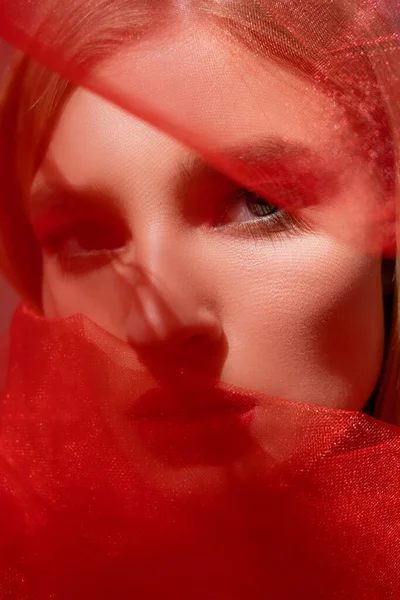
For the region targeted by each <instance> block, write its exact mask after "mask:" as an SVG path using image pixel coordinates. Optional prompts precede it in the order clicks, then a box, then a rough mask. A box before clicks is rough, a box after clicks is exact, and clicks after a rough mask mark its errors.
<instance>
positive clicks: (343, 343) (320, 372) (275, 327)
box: [223, 237, 383, 409]
mask: <svg viewBox="0 0 400 600" xmlns="http://www.w3.org/2000/svg"><path fill="white" fill-rule="evenodd" d="M232 255H233V254H232ZM232 255H231V256H232ZM235 255H236V256H240V257H241V259H240V266H239V265H237V268H236V269H232V268H230V269H229V270H228V264H227V265H226V266H227V275H226V278H225V283H224V286H223V287H224V289H225V290H229V292H228V291H226V293H225V309H224V315H225V317H224V324H225V328H226V331H227V336H228V339H229V342H230V362H228V363H227V365H226V370H225V372H224V374H223V376H224V377H225V378H226V379H229V380H230V381H232V383H236V384H237V385H242V386H245V387H252V388H254V389H256V390H258V391H261V392H265V393H268V394H271V395H277V396H280V397H285V398H288V399H292V400H299V401H302V402H306V403H315V404H321V405H326V406H334V407H337V408H339V407H340V408H350V409H359V408H361V407H362V406H363V404H365V402H366V401H367V400H368V397H369V396H370V394H371V393H372V391H373V388H374V386H375V384H376V381H377V378H378V376H379V372H380V368H381V361H382V348H383V308H382V291H381V277H380V263H379V261H378V259H369V258H365V257H361V256H357V254H356V253H355V252H353V251H352V250H350V249H349V248H346V247H343V246H340V245H339V244H338V243H337V242H334V241H332V240H329V239H326V238H316V237H315V238H311V237H305V238H303V239H298V240H296V241H285V242H282V243H281V244H279V243H278V244H275V245H272V244H270V243H267V244H266V245H265V246H264V248H262V249H261V251H260V253H259V254H258V256H255V254H254V249H253V250H251V249H249V248H247V249H244V250H243V248H242V250H241V251H240V250H239V249H238V251H237V252H236V253H235ZM238 273H240V277H238ZM240 365H245V369H244V368H241V367H240Z"/></svg>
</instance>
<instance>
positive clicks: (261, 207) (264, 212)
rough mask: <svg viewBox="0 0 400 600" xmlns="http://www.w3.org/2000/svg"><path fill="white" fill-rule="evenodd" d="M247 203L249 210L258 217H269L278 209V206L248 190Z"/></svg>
mask: <svg viewBox="0 0 400 600" xmlns="http://www.w3.org/2000/svg"><path fill="white" fill-rule="evenodd" d="M246 203H247V207H248V209H249V211H250V212H251V213H252V214H253V215H254V216H256V217H269V216H271V215H273V214H274V213H276V211H277V210H278V209H277V208H276V206H273V205H272V204H268V202H266V201H265V200H263V199H262V198H259V197H257V196H256V195H255V194H252V193H251V192H248V199H247V201H246Z"/></svg>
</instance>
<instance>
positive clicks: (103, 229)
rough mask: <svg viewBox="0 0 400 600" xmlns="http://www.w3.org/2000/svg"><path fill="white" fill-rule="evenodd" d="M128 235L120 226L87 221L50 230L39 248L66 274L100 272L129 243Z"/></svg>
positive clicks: (42, 237) (41, 240) (43, 237)
mask: <svg viewBox="0 0 400 600" xmlns="http://www.w3.org/2000/svg"><path fill="white" fill-rule="evenodd" d="M128 241H129V238H128V236H127V232H126V231H125V230H124V229H123V228H122V227H120V226H118V225H117V224H115V223H113V222H111V220H110V222H109V223H102V222H96V221H85V222H80V223H71V224H68V225H67V224H66V225H63V226H61V227H57V228H55V229H50V230H49V231H47V232H46V233H43V234H42V235H41V236H40V244H41V246H42V248H43V250H44V252H46V253H47V254H49V255H52V256H54V257H55V258H56V260H57V262H58V263H59V265H60V266H61V268H62V269H63V270H65V271H72V270H74V269H78V270H81V269H83V270H87V269H89V270H90V269H91V268H97V267H99V266H101V264H104V263H105V262H107V260H109V259H110V258H111V257H112V256H113V255H115V253H116V252H119V251H120V250H122V249H123V248H124V247H125V246H126V244H127V243H128Z"/></svg>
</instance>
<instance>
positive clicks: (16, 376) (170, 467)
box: [0, 309, 400, 600]
mask: <svg viewBox="0 0 400 600" xmlns="http://www.w3.org/2000/svg"><path fill="white" fill-rule="evenodd" d="M110 356H112V358H110ZM11 364H12V368H11V370H10V372H9V377H8V391H7V395H6V396H5V398H4V400H3V404H2V419H1V432H2V433H1V501H0V507H1V510H0V515H1V517H0V522H1V540H2V542H1V560H0V572H1V583H0V590H1V592H2V594H1V597H2V598H13V599H15V600H17V599H18V600H21V599H22V598H29V599H32V600H33V599H36V598H57V599H60V600H61V599H67V598H68V599H70V598H76V599H77V600H78V599H81V598H82V600H83V599H85V600H87V599H88V598H99V599H100V598H114V597H118V598H121V599H124V598H132V597H135V598H143V599H149V600H150V599H153V598H158V597H159V598H171V600H172V599H176V598H182V599H183V598H188V597H190V598H193V599H197V598H198V599H199V600H200V599H204V598H221V599H222V598H226V599H228V598H229V599H232V598H249V597H251V598H260V599H261V598H263V599H264V598H274V599H278V598H279V599H281V598H282V599H283V598H285V599H292V598H294V597H296V598H320V597H321V595H323V597H324V598H327V599H328V598H329V599H330V598H332V600H333V599H334V598H341V599H345V598H346V599H347V598H348V599H349V600H350V599H354V598H363V599H365V600H369V599H370V600H376V599H378V598H379V599H381V600H383V599H393V600H394V599H395V598H398V595H399V593H400V577H399V556H400V535H399V532H400V497H399V490H398V487H399V481H400V463H399V460H398V457H399V450H400V435H399V431H398V429H396V428H394V427H391V426H389V425H385V424H383V423H379V422H378V421H375V420H373V419H370V418H368V417H366V416H365V415H361V414H358V413H349V412H342V411H330V410H324V409H318V408H315V407H314V408H311V407H309V406H305V405H301V404H296V403H294V404H293V403H285V402H281V401H277V400H274V399H270V400H266V399H265V398H264V399H263V405H262V406H263V408H257V410H265V411H266V412H267V413H268V425H267V426H266V428H265V436H264V441H263V443H262V444H260V445H259V447H258V448H257V449H254V448H251V445H252V441H251V440H250V439H246V438H245V437H243V438H241V439H240V438H238V436H237V435H236V434H235V432H234V431H233V430H232V431H231V437H230V435H229V432H225V439H224V443H223V445H222V447H221V443H218V436H216V437H215V439H214V438H213V435H212V433H211V434H209V440H208V448H207V447H204V445H203V444H201V443H200V441H199V440H195V439H191V440H188V439H186V440H185V441H181V442H180V444H181V446H180V448H179V450H182V448H183V446H186V448H191V451H192V453H191V454H190V453H188V452H186V454H185V455H184V456H186V459H187V460H186V462H185V461H184V460H183V461H182V464H181V466H180V471H181V477H180V478H177V475H176V470H175V469H176V459H177V457H176V455H175V453H174V450H177V449H178V448H175V449H174V448H173V445H174V442H173V435H170V436H169V435H168V434H165V437H164V439H162V440H159V439H158V440H156V439H155V438H154V436H153V433H154V432H152V431H151V428H147V427H146V426H142V425H140V423H139V422H138V421H135V419H132V416H131V414H130V409H131V407H132V406H134V405H135V403H137V401H138V396H139V395H140V394H141V395H143V394H144V393H145V390H146V388H147V387H148V386H149V383H150V382H149V377H148V375H146V373H145V372H144V371H143V370H142V369H141V368H140V365H138V364H135V359H134V357H133V354H132V352H131V351H130V349H129V347H127V346H125V345H124V344H121V343H120V342H118V341H117V340H115V339H113V338H112V337H111V336H108V335H107V334H105V333H104V332H103V331H102V330H100V329H99V328H97V327H96V326H94V325H93V324H91V323H90V322H89V321H87V320H85V319H83V318H80V317H76V318H75V317H74V318H72V319H70V320H68V322H65V321H59V322H54V323H52V324H51V325H50V324H49V323H48V322H46V321H44V320H41V319H39V318H37V317H35V316H33V315H32V314H30V313H29V312H27V311H24V310H22V309H21V310H20V311H19V312H18V314H17V315H16V317H15V319H14V324H13V331H12V345H11ZM224 393H225V394H226V397H227V398H228V397H229V395H230V394H233V393H234V391H232V390H228V389H227V390H225V392H224ZM251 398H252V400H254V401H255V402H256V403H258V401H259V400H260V398H257V397H256V396H254V395H253V396H251ZM119 401H120V403H124V406H125V410H124V411H123V413H124V416H123V417H121V415H120V414H118V411H116V410H115V406H116V405H118V402H119ZM186 401H187V402H191V401H192V397H191V395H190V394H189V393H188V395H187V397H186ZM132 439H135V440H136V441H135V443H132ZM219 441H220V442H221V440H219ZM246 445H248V450H249V452H248V453H246V452H243V447H244V446H246ZM171 446H172V447H171ZM168 447H169V449H168ZM239 447H241V450H240V452H238V451H239ZM236 452H238V455H237V456H238V458H236V459H235V453H236ZM227 453H230V454H231V460H230V461H229V466H227V464H228V463H227V462H226V458H227V457H226V454H227ZM178 454H179V453H178ZM188 456H191V458H188ZM182 474H183V476H182ZM177 481H179V482H178V483H177ZM185 482H186V483H185ZM221 482H223V483H222V484H221ZM186 487H187V490H188V493H186V491H185V489H186Z"/></svg>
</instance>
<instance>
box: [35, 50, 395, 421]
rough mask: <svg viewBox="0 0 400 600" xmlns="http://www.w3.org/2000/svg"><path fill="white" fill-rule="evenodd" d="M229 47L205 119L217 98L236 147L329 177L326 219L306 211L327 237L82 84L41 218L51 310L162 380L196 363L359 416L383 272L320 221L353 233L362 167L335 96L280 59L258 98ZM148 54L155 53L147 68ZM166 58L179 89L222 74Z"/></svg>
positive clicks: (48, 176) (322, 196) (61, 133)
mask: <svg viewBox="0 0 400 600" xmlns="http://www.w3.org/2000/svg"><path fill="white" fill-rule="evenodd" d="M213 44H214V45H213V51H214V52H215V47H216V45H217V44H218V42H217V41H215V40H214V42H213ZM221 44H222V42H221ZM208 47H209V44H207V43H206V42H205V43H204V48H206V49H207V48H208ZM206 51H208V50H205V52H206ZM219 51H220V55H221V57H223V60H222V59H221V61H220V63H219V64H216V65H215V72H214V74H213V79H212V82H213V85H214V87H213V90H212V94H211V96H210V97H204V98H203V100H202V107H203V110H204V112H203V113H202V116H204V115H207V114H210V111H211V110H217V109H215V105H214V106H213V107H212V109H211V108H210V111H208V106H207V102H208V101H210V102H211V97H212V99H213V102H214V104H215V102H216V99H217V100H218V103H219V106H220V107H224V106H229V107H231V110H228V111H226V114H225V115H224V122H223V129H224V132H225V134H224V135H222V134H223V132H222V131H218V139H219V143H221V140H224V143H226V146H227V149H226V151H227V152H228V153H232V152H233V151H236V152H237V149H238V148H241V149H243V151H242V152H241V155H242V156H246V155H247V156H255V155H256V156H257V157H258V158H257V160H260V161H262V163H263V168H266V170H267V171H268V169H272V168H274V169H275V170H276V164H277V162H276V160H278V164H280V165H281V172H288V171H289V167H288V164H286V163H285V160H287V159H285V156H286V157H287V156H288V155H289V156H292V155H293V156H294V157H295V158H294V163H291V165H292V166H293V164H294V165H296V166H295V167H294V168H295V169H297V171H298V175H297V176H296V177H298V181H299V182H301V181H303V180H304V179H305V177H304V173H305V170H308V172H310V170H311V172H312V173H314V174H315V177H316V179H317V181H319V180H321V181H320V182H319V183H318V185H317V186H316V189H317V191H316V192H315V194H316V195H317V198H316V199H315V201H316V204H318V208H316V207H315V206H311V207H309V208H306V209H305V210H303V211H302V212H301V214H300V217H301V219H304V221H306V222H307V219H309V220H310V222H311V221H312V220H313V216H315V214H318V215H319V217H321V218H319V219H318V226H317V225H315V222H314V226H313V227H312V228H311V229H307V228H304V227H295V226H293V224H291V222H290V220H289V219H286V220H285V213H279V212H278V213H274V214H273V215H272V216H271V215H270V216H258V215H259V213H257V206H258V209H259V207H260V206H261V207H262V208H264V209H265V208H266V207H268V206H269V205H268V204H265V202H263V200H261V199H260V200H258V201H257V199H256V197H255V196H254V195H251V194H249V193H246V192H243V191H240V190H241V188H240V186H239V185H237V184H234V183H232V182H230V181H229V180H228V179H227V178H225V177H223V176H222V175H219V174H218V173H217V172H216V171H214V170H213V169H212V168H211V167H208V168H207V167H206V166H205V165H204V164H202V163H201V160H200V159H199V158H198V157H197V156H196V154H195V152H193V151H192V150H190V149H189V148H187V147H185V146H183V145H182V144H180V143H178V142H177V141H175V140H173V139H172V138H170V137H168V136H167V135H165V134H164V133H162V132H160V131H158V130H156V129H155V128H153V127H151V126H150V125H148V124H146V123H145V122H143V121H141V120H139V119H138V118H136V117H134V116H132V115H130V114H128V113H126V112H124V111H122V110H120V109H119V108H117V107H116V106H114V105H112V104H110V103H108V102H106V101H105V100H104V99H101V98H99V97H97V96H95V95H94V94H92V93H90V92H88V91H85V90H82V89H78V90H77V91H75V92H74V94H73V96H72V97H71V98H70V100H69V101H68V104H67V105H66V107H65V110H64V112H63V115H62V117H61V120H60V122H59V125H58V127H57V129H56V131H55V132H54V135H53V138H52V141H51V143H50V146H49V150H48V153H47V156H46V159H45V161H44V163H43V165H42V168H41V170H40V172H39V173H38V175H37V177H36V179H35V181H34V184H33V188H32V198H31V204H30V207H29V212H30V215H31V218H32V222H33V224H34V227H35V230H36V233H37V236H38V238H39V240H40V243H41V245H42V248H43V262H44V278H43V307H44V314H45V315H46V316H47V317H51V318H53V317H65V316H69V315H72V314H74V313H84V314H85V315H87V316H88V317H89V318H90V319H92V320H93V321H94V322H96V323H97V324H99V325H100V326H101V327H103V328H104V329H106V330H107V331H109V332H110V333H112V334H113V335H115V336H117V337H119V338H121V339H122V340H125V341H127V342H128V343H129V344H130V345H131V346H132V347H133V348H134V349H135V350H137V351H138V353H139V354H140V356H141V357H142V360H143V362H145V363H146V361H148V364H149V368H151V369H153V370H156V371H157V369H158V368H159V369H160V372H161V371H163V372H171V373H173V372H175V371H176V370H177V371H181V370H182V369H184V371H185V372H187V373H189V374H190V373H193V372H194V373H201V374H202V375H206V376H207V377H208V376H209V377H211V378H217V379H219V380H222V381H224V382H228V383H231V384H233V385H235V386H239V387H243V388H246V389H251V390H255V391H258V392H261V393H263V394H267V395H272V396H278V397H281V398H285V399H289V400H294V401H300V402H305V403H311V404H317V405H322V406H328V407H334V408H345V409H351V410H358V409H361V408H362V407H363V406H364V404H365V403H366V402H367V400H368V398H369V396H370V395H371V393H372V391H373V389H374V386H375V384H376V381H377V378H378V376H379V372H380V368H381V360H382V345H383V315H382V291H381V275H380V260H379V259H378V258H377V257H373V256H366V253H363V252H362V249H361V248H360V247H357V245H353V246H352V247H351V246H350V245H349V244H347V243H346V242H345V240H343V239H342V238H341V237H340V236H337V235H334V231H332V229H330V228H329V227H328V228H326V227H323V223H324V222H326V223H330V222H335V223H342V224H343V223H345V222H346V215H347V216H348V214H349V213H348V212H346V211H348V210H350V209H349V207H352V206H353V205H352V200H353V199H355V198H358V199H360V198H362V199H363V200H365V204H367V200H368V199H369V200H370V199H371V184H370V182H369V181H368V178H367V175H366V174H365V171H366V170H365V169H355V168H354V164H355V162H353V163H352V161H351V160H349V155H348V154H346V153H348V150H343V148H342V147H341V146H339V148H340V149H341V150H342V152H340V151H339V152H337V151H334V149H335V148H338V137H337V135H338V134H337V127H335V124H336V122H337V120H336V119H335V117H334V110H333V108H332V105H331V101H330V100H329V99H328V98H327V97H325V96H324V95H323V94H322V93H318V92H316V91H313V92H312V98H313V102H312V103H311V102H310V101H309V98H310V85H309V84H308V83H306V82H305V81H302V80H301V79H300V78H297V77H295V76H294V75H291V74H289V73H288V72H285V71H284V70H283V69H282V68H278V67H277V66H276V65H275V64H273V63H272V62H271V63H268V66H267V68H265V70H264V71H263V72H264V76H265V80H263V81H261V80H258V79H257V81H256V82H254V85H252V87H251V89H250V91H249V86H248V82H246V81H241V80H240V79H238V78H237V66H235V65H236V63H235V57H234V55H232V53H229V52H227V51H226V50H225V46H222V45H221V48H220V49H219ZM243 52H244V51H243ZM179 56H181V62H179V59H178V57H179ZM121 60H122V59H121ZM124 60H125V66H126V64H128V65H129V61H130V60H132V59H131V58H130V57H129V56H128V55H127V57H126V58H125V59H124ZM152 60H153V61H154V57H152V56H151V55H149V56H147V55H145V56H144V57H143V61H142V63H141V69H142V71H143V72H145V71H146V69H147V68H148V65H149V64H151V61H152ZM160 60H162V61H164V63H168V69H169V74H170V77H171V81H172V80H173V78H174V77H177V78H178V77H180V78H182V79H183V80H184V81H186V82H187V86H188V89H193V90H195V89H196V86H197V88H199V86H200V85H201V84H202V83H203V84H204V82H205V81H207V77H210V75H209V74H208V73H207V71H205V67H204V68H203V67H202V64H200V65H199V67H198V69H197V70H194V69H190V70H187V64H186V62H187V53H185V52H182V48H181V47H180V53H178V54H177V53H176V49H175V50H174V49H173V48H172V49H171V52H170V55H169V54H167V53H163V54H162V59H160ZM204 64H205V65H206V64H207V61H206V60H205V61H204ZM118 65H119V66H118V68H120V69H121V72H122V71H123V69H122V67H121V63H118ZM166 66H167V65H165V64H164V65H163V69H165V68H166ZM133 68H134V66H133V65H132V69H133ZM111 69H112V67H111ZM117 70H118V69H117ZM139 75H140V73H139ZM139 75H138V76H139ZM233 80H234V81H235V85H236V94H235V96H234V99H232V93H231V89H232V85H231V84H232V81H233ZM152 81H154V77H153V78H152ZM157 81H158V80H157ZM121 85H122V84H121ZM154 85H156V83H154ZM217 88H218V89H217ZM154 93H156V90H154ZM177 94H178V92H177ZM150 96H151V97H154V94H150ZM282 99H285V101H284V102H283V101H282ZM177 102H178V100H177ZM166 103H167V101H166ZM266 107H267V109H266ZM238 123H240V126H237V124H238ZM199 124H200V125H199V126H200V128H201V127H203V128H204V123H201V118H200V117H199ZM219 127H222V125H220V124H219V125H218V126H217V129H218V128H219ZM210 135H211V134H210ZM213 135H216V134H215V131H214V133H213ZM282 147H283V149H282ZM285 148H286V155H285ZM300 149H301V150H300ZM304 157H306V158H304ZM317 157H318V158H317ZM305 165H307V167H305ZM292 166H291V167H290V169H292ZM290 172H292V171H290ZM324 181H329V182H330V184H329V185H328V186H327V187H326V190H325V188H324ZM290 185H292V186H293V182H292V183H291V184H290ZM299 187H301V184H300V183H299ZM289 191H290V190H289ZM292 192H293V190H292ZM306 194H307V189H306V190H304V195H306ZM205 198H206V199H208V202H204V199H205ZM267 200H268V199H267ZM257 202H258V204H257ZM93 204H94V205H95V207H96V209H95V212H93V209H91V208H90V207H91V206H93ZM271 204H273V203H272V202H271ZM61 205H62V206H61ZM277 215H278V217H281V218H282V222H283V225H282V224H280V225H279V227H278V226H277V221H276V218H277ZM82 220H83V221H84V223H85V224H84V226H82V225H79V226H78V221H82ZM314 221H315V219H314ZM277 228H278V229H279V231H276V230H277ZM338 229H340V226H338ZM60 231H61V233H60ZM366 234H367V232H366V230H364V231H362V232H361V235H366ZM104 248H106V249H109V250H113V249H117V248H120V249H119V250H118V251H115V252H113V253H106V252H102V250H103V249H104ZM88 251H96V252H95V253H92V254H89V253H88ZM71 257H72V258H71ZM60 258H61V259H62V260H61V262H60V260H59V259H60Z"/></svg>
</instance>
